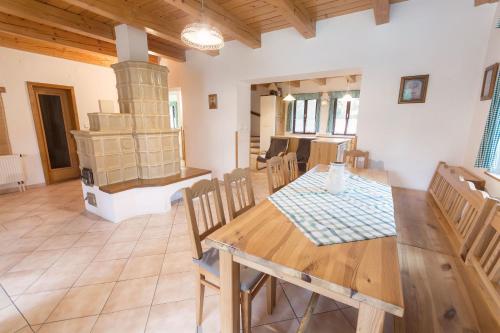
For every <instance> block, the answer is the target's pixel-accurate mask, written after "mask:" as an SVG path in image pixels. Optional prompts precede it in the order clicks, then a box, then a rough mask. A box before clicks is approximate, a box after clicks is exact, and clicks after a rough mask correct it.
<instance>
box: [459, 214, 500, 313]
mask: <svg viewBox="0 0 500 333" xmlns="http://www.w3.org/2000/svg"><path fill="white" fill-rule="evenodd" d="M467 261H468V262H469V263H470V264H472V266H473V267H474V269H475V270H476V272H477V275H478V276H479V280H480V283H481V284H482V286H483V288H482V290H484V291H486V293H487V295H488V297H487V299H490V300H491V302H490V304H491V307H492V308H493V309H492V311H493V313H497V314H498V313H500V205H498V204H497V205H496V206H495V208H494V209H492V211H491V213H490V215H489V216H488V218H487V220H486V223H485V226H484V227H483V229H482V230H481V232H480V234H479V235H478V237H477V238H476V240H475V241H474V243H473V245H472V248H471V250H470V251H469V253H468V255H467Z"/></svg>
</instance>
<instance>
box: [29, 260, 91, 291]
mask: <svg viewBox="0 0 500 333" xmlns="http://www.w3.org/2000/svg"><path fill="white" fill-rule="evenodd" d="M86 267H87V264H77V265H61V266H52V267H51V268H49V269H48V270H47V271H46V272H45V273H43V275H42V276H40V278H39V279H38V280H37V281H36V282H35V283H33V284H32V285H31V287H29V288H28V290H26V292H27V293H36V292H41V291H49V290H57V289H65V288H70V287H71V286H73V284H74V283H75V281H76V280H77V279H78V278H79V277H80V275H81V274H82V272H83V271H84V270H85V268H86Z"/></svg>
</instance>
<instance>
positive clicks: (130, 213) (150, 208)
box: [82, 173, 212, 223]
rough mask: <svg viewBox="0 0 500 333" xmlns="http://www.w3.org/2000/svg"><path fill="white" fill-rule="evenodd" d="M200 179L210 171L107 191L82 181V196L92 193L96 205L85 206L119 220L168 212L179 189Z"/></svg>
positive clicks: (179, 192)
mask: <svg viewBox="0 0 500 333" xmlns="http://www.w3.org/2000/svg"><path fill="white" fill-rule="evenodd" d="M201 179H208V180H210V179H212V174H211V173H209V174H206V175H202V176H198V177H194V178H190V179H186V180H182V181H179V182H177V183H173V184H169V185H165V186H152V187H140V188H133V189H130V190H126V191H122V192H118V193H113V194H109V193H106V192H103V191H101V190H100V189H99V186H87V185H85V184H83V183H82V190H83V197H84V198H87V193H93V194H95V197H96V201H97V206H92V205H90V204H89V203H88V200H85V208H86V209H87V210H88V211H89V212H91V213H93V214H96V215H98V216H100V217H102V218H104V219H106V220H108V221H111V222H113V223H118V222H121V221H123V220H126V219H129V218H132V217H136V216H140V215H146V214H162V213H166V212H168V211H170V209H171V202H172V201H175V200H177V199H180V198H182V192H181V191H180V190H181V189H183V188H184V187H188V186H191V185H193V184H194V183H196V182H197V181H199V180H201Z"/></svg>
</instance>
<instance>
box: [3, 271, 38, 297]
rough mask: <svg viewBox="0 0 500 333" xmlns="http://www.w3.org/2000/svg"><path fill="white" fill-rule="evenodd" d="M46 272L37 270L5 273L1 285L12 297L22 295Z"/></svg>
mask: <svg viewBox="0 0 500 333" xmlns="http://www.w3.org/2000/svg"><path fill="white" fill-rule="evenodd" d="M44 272H45V270H44V269H35V270H27V271H19V272H12V273H5V274H3V275H2V276H1V277H0V284H1V285H2V286H3V287H4V288H5V291H7V293H8V294H9V295H10V296H14V295H19V294H22V293H23V292H24V291H25V290H26V289H28V288H29V287H30V286H31V285H32V284H33V283H34V282H35V281H36V280H38V279H39V278H40V276H42V274H43V273H44Z"/></svg>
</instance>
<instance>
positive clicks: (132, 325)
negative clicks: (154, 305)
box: [92, 306, 149, 333]
mask: <svg viewBox="0 0 500 333" xmlns="http://www.w3.org/2000/svg"><path fill="white" fill-rule="evenodd" d="M148 315H149V306H147V307H143V308H138V309H132V310H124V311H118V312H113V313H108V314H102V315H100V316H99V318H98V319H97V322H96V324H95V326H94V328H93V329H92V333H143V332H144V328H145V327H146V322H147V320H148Z"/></svg>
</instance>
